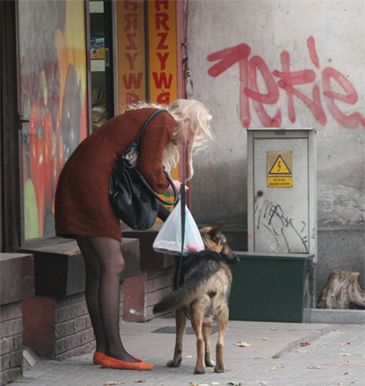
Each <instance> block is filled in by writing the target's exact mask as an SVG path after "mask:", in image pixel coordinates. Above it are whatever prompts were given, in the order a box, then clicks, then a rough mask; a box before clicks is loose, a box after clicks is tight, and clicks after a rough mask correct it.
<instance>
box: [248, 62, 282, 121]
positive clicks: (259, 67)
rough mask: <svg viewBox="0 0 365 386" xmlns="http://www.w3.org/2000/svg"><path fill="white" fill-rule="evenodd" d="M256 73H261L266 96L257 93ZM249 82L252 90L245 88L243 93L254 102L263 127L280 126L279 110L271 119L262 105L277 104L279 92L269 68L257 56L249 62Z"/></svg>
mask: <svg viewBox="0 0 365 386" xmlns="http://www.w3.org/2000/svg"><path fill="white" fill-rule="evenodd" d="M257 71H259V72H260V73H261V75H262V78H263V80H264V82H265V85H266V88H267V93H266V94H262V93H260V92H259V86H258V84H257ZM249 80H250V85H251V87H252V88H245V90H244V92H245V94H246V95H247V96H248V97H250V98H251V99H253V100H254V107H255V110H256V113H257V115H258V117H259V119H260V121H261V123H262V124H263V125H264V126H265V127H279V126H280V124H281V112H280V109H279V110H278V111H277V112H276V114H275V116H274V117H273V118H271V117H270V116H269V115H268V114H267V112H266V111H265V109H264V106H263V103H266V104H275V103H277V102H278V100H279V90H278V87H277V85H276V83H275V80H274V78H273V76H272V75H271V72H270V70H269V68H268V67H267V64H266V63H265V61H264V60H263V59H262V58H261V57H259V56H254V57H253V58H252V59H250V61H249Z"/></svg>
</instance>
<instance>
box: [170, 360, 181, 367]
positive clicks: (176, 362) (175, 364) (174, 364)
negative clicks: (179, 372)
mask: <svg viewBox="0 0 365 386" xmlns="http://www.w3.org/2000/svg"><path fill="white" fill-rule="evenodd" d="M181 362H182V358H177V359H175V358H174V359H171V361H168V362H167V363H166V366H167V367H180V365H181Z"/></svg>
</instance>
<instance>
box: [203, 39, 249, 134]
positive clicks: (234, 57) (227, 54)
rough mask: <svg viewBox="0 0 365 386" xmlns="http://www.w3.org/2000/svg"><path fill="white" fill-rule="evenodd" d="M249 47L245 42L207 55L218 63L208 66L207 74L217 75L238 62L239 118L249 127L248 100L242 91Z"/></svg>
mask: <svg viewBox="0 0 365 386" xmlns="http://www.w3.org/2000/svg"><path fill="white" fill-rule="evenodd" d="M250 53H251V48H250V47H249V46H248V45H247V44H239V45H237V46H235V47H231V48H225V49H223V50H220V51H216V52H213V53H212V54H210V55H208V57H207V59H208V60H209V61H210V62H216V61H218V60H219V62H218V63H216V64H214V65H213V66H212V67H210V68H209V70H208V74H209V75H210V76H212V77H214V78H215V77H217V76H218V75H220V74H221V73H222V72H224V71H226V70H227V69H228V68H230V67H232V66H233V65H234V64H236V63H239V74H240V94H239V95H240V102H239V104H240V119H241V122H242V124H243V126H244V127H249V126H250V123H251V115H250V106H249V100H248V98H247V96H246V94H245V92H244V90H245V89H246V88H247V87H248V56H249V55H250Z"/></svg>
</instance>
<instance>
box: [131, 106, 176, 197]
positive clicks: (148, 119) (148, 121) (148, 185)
mask: <svg viewBox="0 0 365 386" xmlns="http://www.w3.org/2000/svg"><path fill="white" fill-rule="evenodd" d="M164 111H167V110H166V109H156V110H155V111H154V112H153V113H152V114H151V115H150V116H149V117H148V118H147V119H146V120H145V122H144V123H143V126H142V127H141V129H140V130H139V133H138V135H137V137H136V138H135V139H134V141H133V142H132V143H131V144H130V145H129V146H128V147H127V149H126V150H125V151H124V152H123V154H127V153H128V151H129V150H130V149H131V147H132V146H135V145H136V144H137V145H138V146H139V140H140V138H141V136H142V134H143V132H144V130H145V129H146V127H147V126H148V125H149V124H150V123H151V121H152V119H153V118H154V117H155V116H156V115H158V114H159V113H162V112H164ZM135 171H136V172H137V173H138V174H139V176H140V177H141V180H142V181H143V182H144V183H145V185H146V187H147V188H148V189H149V190H150V192H151V193H153V195H154V196H155V197H156V199H157V200H158V201H160V202H162V204H165V205H176V204H177V203H178V201H179V198H178V195H177V190H176V186H175V184H174V183H173V181H172V179H171V177H170V176H169V174H168V173H167V172H166V171H165V170H164V173H165V176H166V179H167V181H168V182H169V184H170V185H171V188H172V191H173V195H174V199H173V200H172V201H167V200H163V199H162V198H161V197H160V196H159V195H157V194H156V192H155V191H154V190H153V189H152V188H151V186H150V184H149V183H148V182H147V181H146V179H145V178H144V177H143V175H142V174H141V173H140V172H139V171H138V170H137V169H135Z"/></svg>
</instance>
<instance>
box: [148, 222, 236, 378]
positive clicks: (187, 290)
mask: <svg viewBox="0 0 365 386" xmlns="http://www.w3.org/2000/svg"><path fill="white" fill-rule="evenodd" d="M221 227H222V225H217V226H215V227H204V228H202V229H200V233H201V236H202V239H203V242H204V245H205V250H204V251H201V252H192V253H189V254H188V255H187V256H184V257H183V258H182V263H181V267H180V274H179V275H178V277H176V278H175V279H177V281H178V283H179V284H178V286H177V289H176V290H175V291H173V292H172V293H170V294H169V295H167V296H166V297H164V298H163V299H162V300H161V301H160V302H159V303H157V304H156V305H155V307H154V312H155V313H157V312H163V311H167V310H172V309H175V310H176V314H175V318H176V344H175V350H174V356H173V359H172V360H170V361H169V362H168V363H167V366H168V367H179V366H180V364H181V362H182V340H183V335H184V332H185V326H186V318H187V317H188V318H190V319H191V325H192V327H193V330H194V332H195V335H196V339H197V360H196V365H195V369H194V373H195V374H203V373H205V367H206V366H208V367H214V371H215V372H217V373H223V372H225V370H226V369H225V367H224V358H223V348H224V334H225V331H226V329H227V325H228V318H229V308H228V301H229V294H230V289H231V283H232V272H231V269H230V265H231V264H232V263H235V262H237V261H238V257H237V256H236V255H235V254H234V252H233V251H232V249H231V248H230V247H229V245H228V242H227V239H226V237H225V236H224V234H223V233H222V231H221ZM175 275H176V273H175ZM213 318H216V320H217V327H218V339H217V345H216V363H214V361H213V360H212V354H211V346H210V337H211V331H212V319H213Z"/></svg>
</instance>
